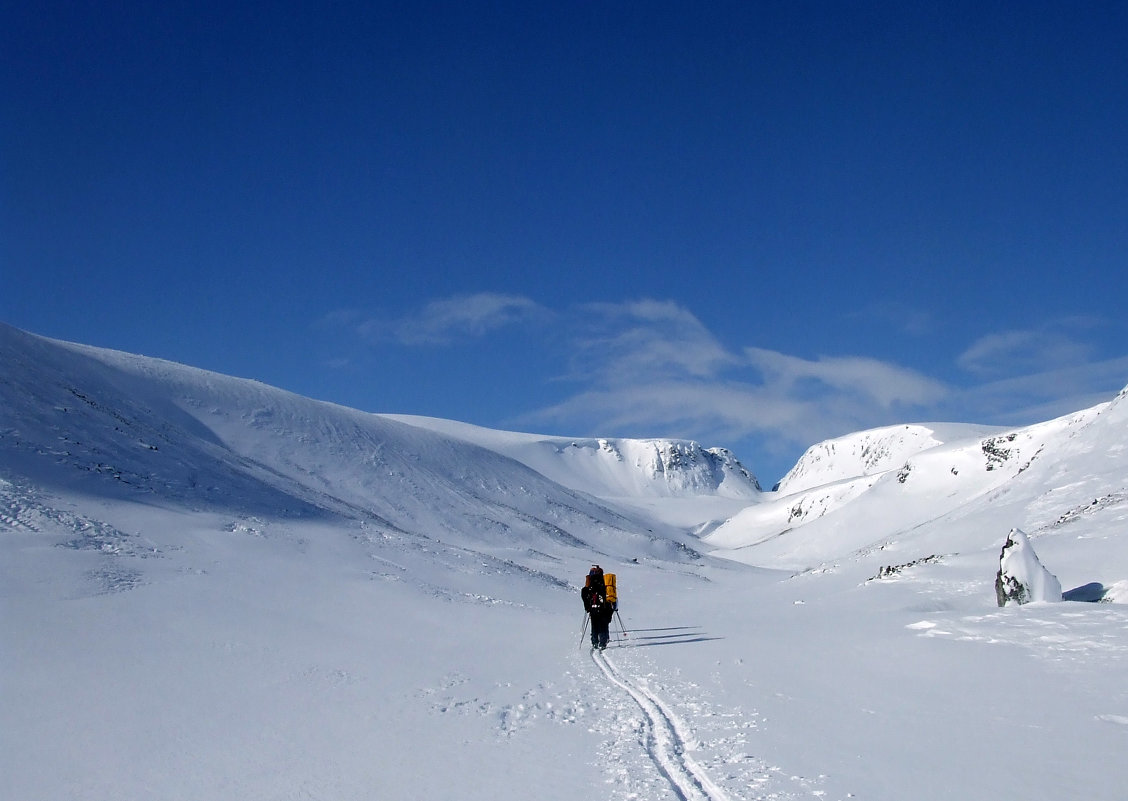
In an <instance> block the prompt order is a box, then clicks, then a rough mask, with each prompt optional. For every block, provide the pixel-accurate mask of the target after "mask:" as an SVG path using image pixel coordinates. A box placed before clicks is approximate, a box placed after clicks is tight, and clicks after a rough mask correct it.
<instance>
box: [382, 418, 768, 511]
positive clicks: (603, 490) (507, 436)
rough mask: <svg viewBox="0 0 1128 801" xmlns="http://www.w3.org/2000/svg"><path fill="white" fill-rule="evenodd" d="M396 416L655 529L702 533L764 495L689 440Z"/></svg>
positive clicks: (732, 465)
mask: <svg viewBox="0 0 1128 801" xmlns="http://www.w3.org/2000/svg"><path fill="white" fill-rule="evenodd" d="M391 419H394V420H398V421H401V422H405V423H410V424H411V425H416V426H420V427H422V428H425V429H428V430H432V431H438V432H441V433H442V434H445V435H448V436H451V437H456V438H458V439H461V440H465V441H466V442H472V443H474V444H476V445H480V446H482V447H483V448H488V449H489V450H492V451H494V452H495V453H500V454H503V455H505V456H507V457H509V458H511V459H515V460H516V461H518V462H521V463H522V464H524V465H527V466H528V467H530V468H532V469H533V470H536V471H537V472H538V473H540V474H541V475H544V476H546V477H548V478H550V479H551V480H553V481H555V482H557V483H558V484H561V485H563V486H565V487H569V488H571V489H573V490H576V491H577V492H583V493H586V494H588V495H591V496H594V497H596V498H599V499H600V500H601V501H603V502H604V503H606V504H608V505H610V506H612V507H614V508H616V509H619V510H622V511H623V512H624V513H625V514H630V515H632V516H636V515H642V516H643V517H644V518H645V519H646V520H647V521H649V523H648V524H653V525H659V526H660V525H662V524H663V523H665V524H671V525H676V526H678V527H681V528H692V529H695V530H698V531H700V530H704V529H706V528H708V527H710V526H711V525H713V524H715V523H716V522H720V521H721V520H724V519H726V518H728V517H731V516H732V515H733V514H736V513H737V512H738V511H739V510H741V509H743V508H744V507H746V506H748V505H749V504H752V503H758V502H759V501H760V499H761V498H762V497H763V494H762V492H761V490H760V485H759V483H758V482H757V480H756V477H755V476H754V475H752V473H751V472H750V471H749V470H748V469H747V468H746V467H745V466H744V465H743V464H741V463H740V461H739V460H738V459H737V458H736V456H735V455H734V454H733V453H732V452H731V451H729V450H727V449H726V448H704V447H702V446H701V445H699V444H698V443H696V442H693V441H690V440H671V439H574V438H566V437H551V436H542V435H538V434H520V433H515V432H507V431H494V430H492V429H487V428H481V427H479V426H473V425H468V424H466V423H458V422H454V421H451V420H440V419H435V418H428V417H416V416H410V415H395V416H391Z"/></svg>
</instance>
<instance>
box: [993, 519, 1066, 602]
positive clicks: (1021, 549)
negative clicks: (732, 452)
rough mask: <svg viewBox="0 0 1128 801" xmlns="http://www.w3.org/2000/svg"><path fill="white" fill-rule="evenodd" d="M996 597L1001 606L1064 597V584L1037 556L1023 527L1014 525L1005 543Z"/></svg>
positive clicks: (1000, 561)
mask: <svg viewBox="0 0 1128 801" xmlns="http://www.w3.org/2000/svg"><path fill="white" fill-rule="evenodd" d="M995 596H996V597H997V598H998V601H999V606H1006V605H1007V604H1009V603H1015V604H1025V603H1030V602H1031V601H1060V600H1061V583H1060V582H1059V581H1058V580H1057V576H1055V575H1054V574H1053V573H1051V572H1050V571H1049V570H1047V569H1046V568H1045V566H1044V565H1043V564H1042V562H1041V561H1040V560H1039V559H1038V554H1036V553H1034V547H1033V546H1032V545H1031V544H1030V538H1029V537H1027V536H1026V533H1025V532H1024V531H1022V529H1018V528H1012V529H1011V530H1010V534H1008V535H1007V541H1006V542H1005V543H1004V544H1003V550H1002V553H1000V554H999V572H998V574H996V576H995Z"/></svg>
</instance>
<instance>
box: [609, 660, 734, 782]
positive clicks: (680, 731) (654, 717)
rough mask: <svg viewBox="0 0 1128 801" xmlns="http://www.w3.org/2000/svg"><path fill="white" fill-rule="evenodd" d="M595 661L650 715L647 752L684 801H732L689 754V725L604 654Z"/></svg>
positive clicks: (691, 741) (690, 741)
mask: <svg viewBox="0 0 1128 801" xmlns="http://www.w3.org/2000/svg"><path fill="white" fill-rule="evenodd" d="M592 659H593V660H594V661H595V664H596V665H598V666H599V669H600V670H601V671H602V672H603V675H604V676H606V677H607V680H608V681H610V682H611V683H612V684H614V685H615V686H617V687H619V688H620V689H621V690H623V691H624V692H626V693H627V694H628V695H630V696H631V698H633V699H634V701H635V703H637V704H638V706H639V708H640V709H641V710H642V713H643V715H645V716H646V728H647V743H646V750H647V753H648V754H649V756H650V758H651V759H652V760H653V761H654V764H655V765H656V766H657V767H658V770H659V771H660V772H661V774H662V775H663V776H664V777H665V778H666V780H667V781H669V782H670V785H671V786H672V787H673V789H674V792H675V793H676V794H677V796H678V798H679V799H681V801H731V799H730V798H729V796H728V794H727V793H725V791H724V790H722V789H721V788H720V787H718V786H717V784H716V783H715V782H714V781H713V780H712V779H711V778H710V777H709V775H708V774H707V773H706V772H705V771H704V769H702V767H701V766H700V765H699V764H697V761H696V760H695V759H693V757H691V756H690V755H689V754H688V753H687V751H688V750H689V748H690V747H691V746H692V744H693V739H692V737H691V736H690V735H689V734H688V732H687V730H686V727H685V724H683V723H682V722H681V720H679V719H678V717H677V716H676V715H675V714H674V713H673V712H672V711H670V709H669V707H668V706H667V705H666V704H665V703H664V702H663V701H662V699H661V698H660V697H659V696H658V695H656V694H655V693H653V692H651V691H650V690H649V689H647V688H646V687H643V686H642V685H640V684H637V683H635V682H632V681H631V680H630V679H629V678H628V677H627V676H626V674H624V673H623V672H622V671H621V670H620V669H619V668H617V667H616V666H615V665H614V663H613V662H612V661H611V660H610V659H608V658H607V656H606V654H604V653H603V652H600V651H594V650H593V651H592Z"/></svg>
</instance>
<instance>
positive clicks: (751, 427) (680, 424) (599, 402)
mask: <svg viewBox="0 0 1128 801" xmlns="http://www.w3.org/2000/svg"><path fill="white" fill-rule="evenodd" d="M578 319H579V324H578V331H579V334H578V335H577V341H576V345H575V355H574V359H575V363H574V365H573V370H572V371H571V372H570V373H569V376H568V377H569V378H570V379H571V380H573V381H577V382H582V383H583V384H584V386H583V388H582V389H581V390H580V391H579V392H577V393H576V394H574V395H572V396H571V397H568V398H566V399H564V400H562V401H560V402H559V403H556V404H553V405H552V406H549V407H546V408H543V409H540V410H538V411H536V412H533V413H531V414H529V415H527V416H526V418H525V419H526V420H527V421H529V422H538V421H540V422H552V423H555V424H568V423H575V424H582V425H584V426H585V428H593V427H594V428H596V429H598V430H604V431H630V432H633V433H635V434H636V435H641V434H645V433H655V434H656V433H665V434H669V435H674V436H687V437H694V438H699V439H712V438H716V437H725V438H727V439H732V438H741V437H747V436H755V435H759V436H768V437H772V438H776V439H779V440H782V441H786V442H789V443H807V444H810V443H811V442H813V441H816V440H817V439H818V438H822V437H825V436H831V435H833V434H837V433H843V432H844V431H849V430H855V429H857V428H864V427H867V426H869V425H878V424H881V423H882V422H884V418H885V417H886V416H888V415H889V414H890V413H893V412H897V413H900V414H904V415H907V416H911V415H912V413H913V412H914V411H919V410H920V409H921V408H924V407H927V406H928V405H930V404H932V403H934V402H935V401H936V400H937V398H938V397H943V396H944V395H946V394H947V393H948V391H949V390H948V388H947V387H946V386H945V385H944V384H943V383H942V382H940V381H937V380H934V379H931V378H928V377H927V376H924V375H921V374H920V373H917V372H915V371H913V370H910V369H907V368H904V367H901V366H898V365H895V364H890V363H885V362H880V361H878V360H875V359H869V358H863V357H838V358H831V357H822V358H818V359H814V360H807V359H802V358H799V357H796V356H790V355H787V354H784V353H779V352H776V351H771V350H767V349H763V348H754V347H749V348H745V349H743V350H733V349H729V348H726V347H725V346H724V345H723V344H722V343H721V342H720V341H719V340H718V339H717V337H715V336H714V335H713V334H712V333H711V332H710V331H709V330H708V329H707V328H706V326H705V325H704V324H703V323H702V322H701V321H700V320H699V319H698V318H697V317H696V316H695V315H693V314H692V313H691V312H689V311H688V310H687V309H685V308H683V307H681V306H679V305H677V304H675V303H670V302H659V301H653V300H643V301H636V302H632V303H625V304H593V305H589V306H586V307H583V309H582V310H580V313H579V314H578Z"/></svg>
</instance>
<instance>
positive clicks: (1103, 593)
mask: <svg viewBox="0 0 1128 801" xmlns="http://www.w3.org/2000/svg"><path fill="white" fill-rule="evenodd" d="M0 371H2V372H0V643H2V644H3V646H2V647H0V676H2V677H3V681H2V682H0V716H2V718H3V721H4V725H3V726H0V796H2V797H4V798H19V799H25V798H26V799H44V800H53V799H68V800H69V799H82V800H83V801H110V799H114V800H115V801H116V799H121V798H161V799H165V800H166V801H179V800H181V799H183V801H189V799H190V800H191V801H220V799H224V800H225V799H230V798H240V799H245V800H246V801H267V800H268V799H269V800H273V799H279V798H332V799H334V800H335V801H362V800H364V801H366V800H367V799H372V798H398V797H404V798H420V799H446V798H459V799H468V801H477V799H487V798H489V799H496V798H498V797H499V796H504V797H516V798H538V799H543V800H544V801H564V799H574V798H577V797H580V798H585V797H590V796H598V797H599V798H603V799H606V800H607V801H664V799H669V798H678V799H682V800H683V801H690V800H691V799H692V801H752V799H768V798H770V799H814V798H819V799H847V798H869V799H899V798H904V797H909V796H911V797H913V798H914V799H921V800H922V801H950V799H953V798H958V799H962V800H963V801H988V799H996V798H1004V797H1024V798H1049V797H1070V796H1075V795H1082V796H1084V797H1086V798H1101V799H1105V798H1107V799H1113V798H1120V797H1121V796H1122V795H1123V788H1124V786H1125V785H1126V783H1128V768H1126V767H1125V762H1124V760H1123V746H1124V739H1123V738H1124V736H1125V735H1126V734H1128V691H1126V690H1125V688H1124V682H1123V676H1124V675H1125V671H1126V670H1128V603H1125V602H1128V535H1126V533H1125V532H1126V524H1128V391H1126V392H1122V393H1121V394H1120V395H1119V396H1118V397H1116V398H1115V399H1113V400H1111V401H1110V402H1109V403H1107V404H1103V405H1101V406H1099V407H1095V408H1093V409H1089V410H1084V411H1081V412H1078V413H1077V414H1075V415H1069V416H1066V417H1063V418H1060V419H1058V420H1053V421H1048V422H1046V423H1043V424H1041V425H1037V426H1030V427H1026V428H1021V429H1015V430H1011V431H994V432H985V433H982V434H976V435H975V436H972V437H971V438H970V439H969V438H966V437H964V436H963V434H964V433H967V432H961V431H959V430H958V429H942V428H940V427H932V426H928V427H921V428H920V430H917V431H915V432H914V433H912V434H911V435H908V436H906V435H904V434H901V433H899V432H897V431H896V429H889V430H887V431H886V433H884V434H881V433H878V434H874V433H873V432H863V433H862V434H858V435H854V436H853V437H846V438H841V439H840V440H838V444H837V445H836V447H834V448H833V449H832V448H829V447H823V448H822V449H821V450H819V449H817V448H815V449H812V453H816V452H819V453H821V454H822V458H821V459H820V460H819V461H818V462H817V464H815V463H812V464H808V465H806V466H805V468H804V470H803V471H796V472H795V474H794V477H793V483H792V484H791V486H792V489H793V491H792V492H791V494H789V495H787V496H786V497H777V496H776V495H775V494H772V493H764V494H762V495H761V494H760V493H757V492H755V491H754V490H751V491H750V490H749V487H750V484H749V483H748V482H747V481H745V480H744V479H742V478H741V475H742V474H741V469H740V468H739V467H738V466H734V465H728V463H727V462H725V460H724V458H723V455H722V456H721V457H720V458H719V459H718V461H717V462H716V463H713V462H712V461H711V458H710V457H707V456H704V455H702V454H703V453H705V452H703V451H700V450H699V449H697V448H696V447H690V446H689V445H687V444H679V443H677V442H676V441H673V444H672V445H670V446H664V445H662V444H656V443H646V442H642V443H637V442H630V441H615V440H610V441H608V442H607V447H606V448H604V446H603V445H602V444H601V441H600V440H590V441H589V440H577V441H576V443H575V446H573V445H572V441H571V440H566V441H564V440H559V439H556V440H554V439H553V438H544V437H533V436H530V435H523V434H509V433H505V432H489V431H484V430H480V429H479V430H472V429H470V428H467V427H465V426H461V425H460V424H454V423H449V422H446V421H421V420H419V419H417V418H412V419H411V420H409V421H407V420H405V419H403V418H396V419H390V418H384V417H379V416H374V415H368V414H362V413H360V412H356V411H353V410H349V409H342V408H340V407H336V406H332V405H330V404H324V403H318V402H315V401H311V400H308V399H305V398H300V397H297V396H294V395H292V394H289V393H285V392H281V391H279V390H276V389H272V388H270V387H266V386H264V385H261V384H256V383H254V382H248V381H243V380H238V379H233V378H229V377H226V376H220V375H216V374H214V373H206V372H203V371H200V370H195V369H192V368H188V367H183V366H180V365H174V364H169V363H167V362H160V361H155V360H152V359H145V358H141V357H134V356H129V355H126V354H120V353H112V352H109V351H102V350H97V349H92V348H86V347H82V346H77V345H65V344H63V343H58V342H53V341H50V340H44V339H41V338H38V337H34V336H31V335H27V334H22V333H20V332H17V331H13V330H12V329H7V328H3V327H0ZM899 428H903V427H899ZM910 428H913V427H910ZM924 429H928V430H927V431H925V430H924ZM904 430H905V431H908V430H909V429H904ZM971 433H973V434H975V432H974V431H973V432H971ZM683 445H684V447H685V448H686V449H687V450H684V451H679V450H678V449H679V448H681V447H683ZM663 448H667V450H665V451H663ZM675 452H676V453H678V457H677V458H678V460H680V461H681V464H674V459H673V454H674V453H675ZM616 453H617V454H618V455H619V456H618V457H617V456H616V455H615V454H616ZM691 456H692V458H690V457H691ZM619 457H622V461H619ZM812 462H813V460H812ZM718 465H719V468H718ZM659 466H660V467H661V469H659ZM800 472H801V473H802V475H800ZM671 478H675V479H676V480H673V481H671V480H670V479H671ZM624 495H625V496H626V497H627V499H628V500H627V501H623V500H622V498H623V496H624ZM726 504H727V505H730V508H731V509H732V510H733V511H732V512H730V513H728V514H726V515H724V517H725V518H726V519H727V522H726V523H725V524H724V525H722V526H720V527H719V528H717V529H716V530H715V531H713V532H712V533H711V534H710V535H708V536H707V537H706V538H705V541H702V540H701V539H698V538H695V537H693V536H691V535H689V534H687V533H686V532H685V530H684V525H685V524H686V523H687V522H688V521H690V520H691V519H696V520H698V521H700V520H702V519H704V518H703V517H701V514H702V512H703V511H706V512H708V513H709V514H714V513H716V512H718V511H720V510H721V508H722V506H724V505H726ZM642 512H645V515H642V514H641V513H642ZM694 515H696V516H697V517H694ZM1012 529H1021V530H1022V531H1024V532H1026V534H1027V535H1028V542H1027V545H1028V549H1029V553H1027V554H1026V556H1027V557H1028V558H1029V563H1030V564H1033V563H1034V555H1035V552H1036V556H1037V560H1038V563H1039V564H1042V565H1044V567H1045V569H1046V570H1047V571H1049V572H1050V573H1052V575H1053V576H1054V577H1055V578H1056V579H1057V580H1059V581H1060V585H1061V588H1062V590H1063V591H1064V592H1063V596H1062V597H1063V598H1064V599H1065V602H1061V603H1047V602H1041V603H1034V604H1028V605H1024V606H1008V607H1006V608H999V607H998V606H997V605H996V596H995V589H994V578H995V574H996V571H997V570H998V567H999V556H1000V549H1001V547H1002V545H1003V543H1004V542H1005V541H1006V540H1007V537H1008V533H1009V532H1010V531H1011V530H1012ZM710 549H711V550H714V551H716V552H717V553H718V554H721V555H724V556H726V557H730V558H727V559H716V558H710V557H707V556H701V555H699V554H698V553H696V551H704V550H710ZM592 561H598V562H600V563H601V564H603V566H604V567H605V568H607V569H609V570H613V571H615V572H616V573H617V574H618V576H619V581H618V586H619V595H620V616H619V619H617V620H616V624H615V626H614V633H615V642H614V644H613V646H612V648H611V649H609V650H608V651H606V652H605V653H600V652H595V653H589V652H588V649H587V648H586V647H577V646H583V645H584V644H585V642H584V639H583V633H584V630H583V629H582V628H581V626H582V625H584V624H585V623H586V621H585V620H584V618H583V617H582V612H581V607H580V604H579V599H578V597H577V593H576V589H577V585H578V583H579V582H580V581H581V580H582V577H583V575H584V573H585V572H586V570H587V567H588V566H589V565H590V563H591V562H592ZM744 563H749V564H751V565H766V566H769V567H770V568H775V569H764V568H762V567H750V566H749V564H744ZM1027 572H1029V571H1027ZM1053 596H1054V593H1049V594H1048V595H1046V596H1045V597H1047V598H1049V597H1053ZM1073 599H1090V600H1097V599H1100V600H1105V601H1112V602H1111V603H1076V602H1071V601H1072V600H1073ZM437 768H438V769H437Z"/></svg>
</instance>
